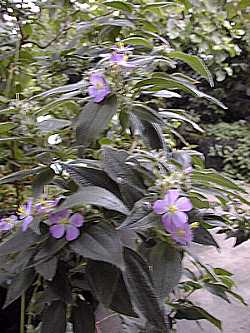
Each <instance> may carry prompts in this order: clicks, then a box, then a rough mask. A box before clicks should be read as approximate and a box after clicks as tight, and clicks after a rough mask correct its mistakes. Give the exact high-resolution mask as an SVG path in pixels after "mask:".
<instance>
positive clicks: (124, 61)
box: [110, 52, 136, 68]
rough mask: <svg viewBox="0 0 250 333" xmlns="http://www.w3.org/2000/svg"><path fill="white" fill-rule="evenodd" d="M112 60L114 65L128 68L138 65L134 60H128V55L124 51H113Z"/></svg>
mask: <svg viewBox="0 0 250 333" xmlns="http://www.w3.org/2000/svg"><path fill="white" fill-rule="evenodd" d="M110 61H111V63H112V64H113V65H118V66H122V67H126V68H134V67H136V65H135V64H134V63H133V62H128V56H127V55H125V54H122V53H116V52H113V53H112V54H111V55H110Z"/></svg>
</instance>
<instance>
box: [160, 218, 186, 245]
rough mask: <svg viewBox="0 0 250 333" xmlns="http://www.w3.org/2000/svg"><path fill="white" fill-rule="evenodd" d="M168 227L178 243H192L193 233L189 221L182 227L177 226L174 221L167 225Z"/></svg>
mask: <svg viewBox="0 0 250 333" xmlns="http://www.w3.org/2000/svg"><path fill="white" fill-rule="evenodd" d="M166 229H167V231H168V232H169V234H170V235H171V237H172V238H173V239H174V240H175V241H176V242H177V243H179V244H181V245H190V243H191V242H192V239H193V234H192V230H191V227H190V225H189V224H188V223H184V224H183V226H181V227H180V226H179V227H177V226H176V225H175V224H174V223H172V224H170V225H167V227H166Z"/></svg>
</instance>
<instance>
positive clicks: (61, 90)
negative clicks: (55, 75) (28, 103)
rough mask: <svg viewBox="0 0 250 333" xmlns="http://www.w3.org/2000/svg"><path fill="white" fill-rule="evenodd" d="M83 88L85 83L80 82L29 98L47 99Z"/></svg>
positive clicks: (83, 81)
mask: <svg viewBox="0 0 250 333" xmlns="http://www.w3.org/2000/svg"><path fill="white" fill-rule="evenodd" d="M84 87H86V81H85V80H81V81H79V82H77V83H73V84H67V85H65V86H61V87H57V88H53V89H50V90H47V91H45V92H42V93H41V94H38V95H35V96H33V97H31V98H30V99H34V98H38V97H48V96H51V95H55V94H62V93H67V92H71V91H74V90H78V89H81V88H84ZM79 93H80V91H79Z"/></svg>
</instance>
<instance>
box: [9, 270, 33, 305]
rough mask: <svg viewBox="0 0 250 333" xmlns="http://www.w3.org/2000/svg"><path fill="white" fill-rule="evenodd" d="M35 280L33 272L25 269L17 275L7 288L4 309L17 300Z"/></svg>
mask: <svg viewBox="0 0 250 333" xmlns="http://www.w3.org/2000/svg"><path fill="white" fill-rule="evenodd" d="M34 279H35V271H34V270H33V269H26V270H24V271H23V272H21V273H20V274H19V275H17V276H16V277H15V278H14V279H13V280H12V281H11V285H10V286H9V288H8V292H7V296H6V300H5V303H4V308H6V307H7V306H8V305H10V304H11V303H12V302H14V301H15V300H16V299H18V298H19V297H20V296H22V294H23V293H24V292H25V291H26V290H27V289H28V288H29V287H30V286H31V285H32V283H33V282H34Z"/></svg>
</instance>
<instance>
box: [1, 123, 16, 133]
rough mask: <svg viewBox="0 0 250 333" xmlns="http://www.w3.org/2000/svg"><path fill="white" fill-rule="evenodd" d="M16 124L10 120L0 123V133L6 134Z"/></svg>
mask: <svg viewBox="0 0 250 333" xmlns="http://www.w3.org/2000/svg"><path fill="white" fill-rule="evenodd" d="M16 126H17V125H16V124H14V123H11V122H5V123H0V134H6V133H8V132H9V131H10V130H11V129H13V128H14V127H16Z"/></svg>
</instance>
